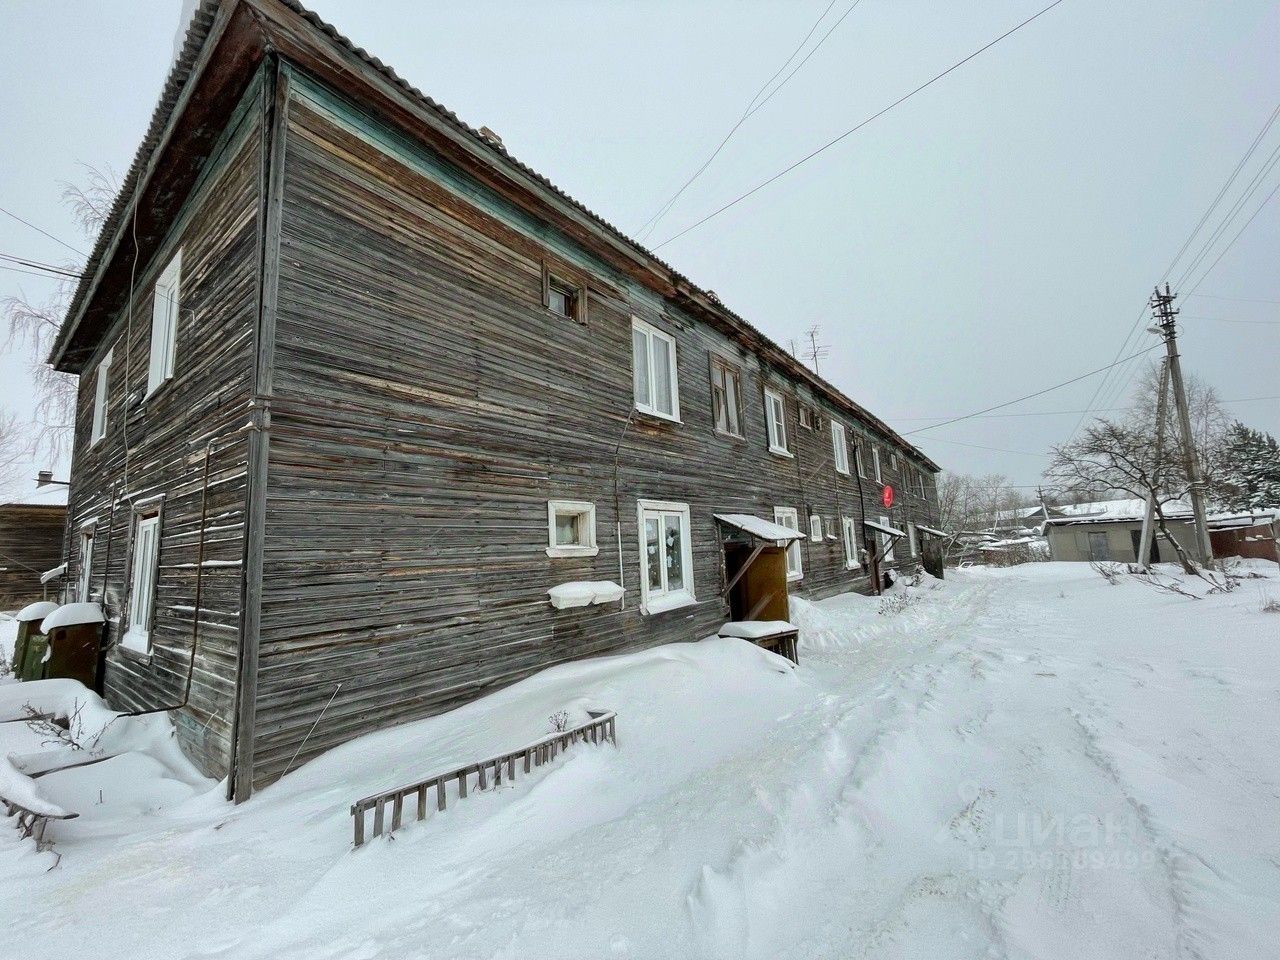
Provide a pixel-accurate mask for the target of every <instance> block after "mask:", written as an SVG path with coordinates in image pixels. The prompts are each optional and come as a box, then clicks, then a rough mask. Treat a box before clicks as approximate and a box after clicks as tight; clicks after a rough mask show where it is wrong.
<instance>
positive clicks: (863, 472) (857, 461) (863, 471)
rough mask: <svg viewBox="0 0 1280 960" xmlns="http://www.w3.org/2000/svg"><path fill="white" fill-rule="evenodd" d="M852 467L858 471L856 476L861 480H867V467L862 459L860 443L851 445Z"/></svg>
mask: <svg viewBox="0 0 1280 960" xmlns="http://www.w3.org/2000/svg"><path fill="white" fill-rule="evenodd" d="M853 465H854V467H855V468H856V469H857V471H858V476H860V477H861V478H862V479H863V480H865V479H867V465H866V463H865V462H864V461H863V459H862V444H861V443H855V444H854V445H853Z"/></svg>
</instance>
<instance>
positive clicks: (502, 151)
mask: <svg viewBox="0 0 1280 960" xmlns="http://www.w3.org/2000/svg"><path fill="white" fill-rule="evenodd" d="M224 2H226V0H203V2H202V3H201V4H200V6H199V7H198V8H197V10H196V11H195V14H194V15H193V16H192V20H191V25H190V26H189V27H188V29H187V35H186V40H185V42H184V43H183V45H182V50H181V52H180V53H179V55H178V57H177V59H176V60H175V62H174V65H173V68H172V69H171V70H170V72H169V77H168V79H167V80H166V81H165V85H164V89H163V91H162V92H161V94H160V101H159V103H157V104H156V108H155V110H154V111H153V113H152V115H151V122H150V124H149V125H148V127H147V133H146V135H145V136H144V137H143V139H142V143H141V144H140V145H139V147H138V152H137V154H136V155H135V157H134V159H133V163H132V164H130V166H129V170H128V172H127V173H126V174H125V177H124V180H123V181H122V183H121V188H120V193H119V195H118V196H117V197H116V199H115V202H114V203H113V204H112V207H111V211H110V213H109V214H108V216H107V219H106V221H105V222H104V224H103V227H102V231H101V233H99V235H98V238H97V240H96V241H95V243H94V247H93V252H92V253H91V255H90V257H89V260H88V262H87V263H86V265H85V269H84V272H83V277H82V279H81V281H80V283H79V285H78V286H77V287H76V291H75V294H74V296H73V297H72V300H71V305H70V307H69V308H68V310H67V318H68V319H70V318H74V317H77V316H78V315H79V313H80V312H81V311H82V310H83V309H84V307H85V306H86V302H85V298H86V297H87V295H88V293H89V291H90V290H91V289H92V288H93V278H94V276H95V275H96V274H97V271H98V269H99V267H100V266H101V265H102V258H103V256H104V255H105V253H106V251H107V248H108V245H109V244H110V241H111V238H112V237H113V236H114V235H115V234H116V232H117V231H118V230H119V229H120V227H121V225H122V221H123V218H124V215H125V214H126V212H127V208H128V206H129V202H130V200H131V199H132V197H133V195H134V191H135V190H136V189H137V185H138V180H139V178H140V177H141V176H142V172H143V171H144V170H145V169H146V166H147V164H148V163H149V162H150V159H151V155H152V154H153V153H154V151H155V149H156V147H157V146H158V145H159V142H160V137H161V135H162V134H163V132H164V129H165V127H166V126H167V125H168V123H169V119H170V116H171V115H172V112H173V109H174V107H175V106H176V105H177V101H178V98H179V95H180V94H181V91H182V89H183V87H184V86H185V85H186V83H187V81H188V80H189V79H190V77H191V72H192V69H193V67H194V66H195V63H196V60H197V58H198V56H199V53H200V50H201V48H202V47H203V46H204V43H205V41H206V40H207V39H208V37H209V31H210V28H211V27H212V25H213V22H214V18H215V15H216V13H217V11H218V8H219V7H220V6H221V5H222V4H223V3H224ZM280 3H282V4H283V5H284V6H286V7H288V8H289V9H291V10H293V11H294V12H295V13H297V14H298V15H299V16H300V17H302V18H303V19H305V20H306V21H307V22H308V23H310V24H311V25H313V26H314V27H316V28H317V29H318V30H320V31H321V32H322V33H324V34H325V35H326V36H328V37H329V38H330V39H332V40H333V41H334V42H335V43H337V44H338V45H339V46H341V47H342V48H343V49H345V50H347V51H348V52H349V53H351V54H352V55H354V56H356V57H358V58H359V59H360V60H362V61H364V62H365V63H366V64H368V65H369V66H370V67H372V68H374V69H375V70H377V71H378V73H380V74H381V75H382V76H383V77H385V78H386V79H387V80H389V81H391V82H392V83H393V84H395V85H396V86H397V87H399V88H400V89H401V90H402V91H403V92H404V93H406V94H408V95H409V96H410V97H412V98H413V99H414V100H416V101H417V102H418V103H420V104H421V105H422V106H424V107H426V108H428V109H429V110H431V111H433V112H434V113H435V114H436V115H438V116H440V117H442V118H444V119H445V120H446V121H448V123H449V124H450V125H452V126H453V127H454V128H456V129H457V130H458V131H460V132H462V133H464V134H465V135H467V136H469V137H470V138H472V139H473V140H474V141H475V142H476V144H478V145H479V146H480V147H481V148H482V149H484V150H486V151H488V152H489V153H491V154H494V155H496V156H498V157H500V158H501V159H502V160H503V161H504V162H506V163H508V164H510V165H511V166H513V167H514V168H515V169H517V170H518V171H520V172H521V173H522V174H524V175H525V176H527V177H529V178H531V179H532V180H534V181H536V182H537V183H538V184H539V185H540V186H542V187H543V188H545V189H546V190H548V191H550V192H551V193H553V194H554V195H555V196H557V197H559V198H560V199H561V200H563V201H564V202H565V203H567V204H569V205H570V206H571V207H572V208H573V209H575V210H577V211H578V212H579V213H581V214H582V215H584V216H585V217H587V218H588V219H589V220H591V221H592V222H593V223H594V224H596V225H597V226H599V227H603V228H604V229H605V230H606V231H607V232H608V233H610V234H611V235H612V236H613V237H614V238H615V239H617V240H619V241H620V242H621V243H623V244H624V245H625V246H627V247H630V248H631V249H632V250H633V251H635V252H637V253H639V254H640V255H641V256H642V257H643V258H646V259H648V260H649V261H651V262H653V263H655V264H657V265H658V266H660V267H661V268H662V269H663V270H665V271H666V272H668V273H669V274H670V275H671V278H672V280H673V283H675V284H677V285H678V284H686V285H688V287H690V288H691V289H692V290H693V291H694V292H695V293H696V294H698V295H700V296H702V297H704V298H706V299H708V300H710V301H712V302H713V303H714V306H715V309H717V310H718V311H719V312H720V313H722V314H723V315H724V316H725V317H727V318H728V319H729V320H730V321H731V322H732V323H733V324H736V325H737V326H739V327H740V328H742V329H743V330H744V331H746V332H748V333H750V334H751V335H753V336H755V337H757V338H759V339H760V340H761V341H763V342H764V343H765V344H767V345H768V346H770V347H772V348H773V349H774V350H775V351H777V353H778V355H779V356H780V357H781V358H782V360H783V362H784V363H785V364H786V365H787V367H788V372H789V373H791V374H792V375H794V376H796V377H798V378H799V379H801V380H807V381H809V382H810V384H811V385H813V386H816V387H818V389H819V391H820V392H823V393H827V394H830V395H831V396H832V397H833V398H836V399H838V400H839V401H840V402H842V403H844V404H846V405H848V406H849V407H850V408H851V409H852V410H853V411H855V413H856V414H857V415H858V416H859V417H861V418H863V419H864V420H866V421H867V422H868V424H869V425H870V426H872V427H874V428H875V429H876V430H878V431H880V432H881V433H883V434H884V435H885V436H886V437H887V438H889V439H891V440H893V441H894V442H896V443H898V444H900V445H901V446H903V447H905V448H906V449H909V450H911V451H912V452H913V453H915V454H916V456H917V457H919V458H920V459H921V460H922V461H923V462H924V463H925V464H926V465H927V466H929V467H931V468H933V469H935V470H940V469H941V468H940V467H939V466H938V464H937V463H935V462H934V461H933V459H932V458H930V457H929V456H928V455H927V454H925V453H924V451H923V450H921V449H920V448H919V447H916V446H915V445H914V444H912V443H910V442H909V441H907V440H906V439H905V438H903V437H902V436H900V435H899V434H898V433H897V431H895V430H893V429H892V428H891V427H890V426H889V425H888V424H887V423H885V422H884V421H883V420H881V419H880V418H879V417H877V416H876V415H875V414H873V413H871V412H870V411H869V410H867V409H866V408H865V407H863V406H862V405H861V404H859V403H857V402H856V401H854V400H852V399H850V398H849V397H848V396H846V395H845V393H844V392H843V391H842V390H840V389H839V388H838V387H836V386H835V385H834V384H832V383H830V382H829V381H827V380H825V379H823V378H822V377H820V376H818V375H817V374H816V373H814V372H813V371H811V370H810V369H809V368H808V367H806V366H804V364H802V363H800V362H799V361H798V360H795V359H794V358H793V357H791V356H790V355H789V354H787V353H786V351H785V350H783V349H782V348H781V347H780V346H779V345H778V344H777V343H775V342H774V341H773V340H772V339H771V338H770V337H768V336H766V335H765V334H763V333H761V332H760V331H759V330H758V329H757V328H756V327H755V326H753V325H752V324H751V323H750V322H749V321H747V320H746V319H745V318H743V317H742V316H740V315H739V314H737V313H735V312H734V311H733V310H730V309H729V308H728V307H726V306H725V305H724V304H723V303H722V302H721V301H720V298H719V297H718V296H715V295H714V294H711V293H710V292H709V291H707V290H704V289H702V288H701V287H699V286H698V285H697V284H695V283H694V282H693V281H691V280H690V279H689V278H688V277H686V276H684V274H682V273H680V272H679V271H677V270H676V269H675V268H674V267H672V266H671V265H670V264H669V263H667V262H666V261H665V260H663V259H662V258H661V257H659V256H658V255H657V254H655V253H653V251H651V250H649V249H647V248H646V247H644V246H642V245H641V244H640V243H638V242H637V241H636V240H633V239H632V238H631V237H629V236H627V235H626V234H625V233H623V232H622V231H621V230H620V229H619V228H618V227H616V226H614V225H613V224H612V223H610V222H609V221H608V220H606V219H604V217H602V216H600V215H599V214H597V213H595V212H593V211H592V210H589V209H588V208H587V207H586V206H585V205H583V204H582V203H580V202H579V201H578V200H576V199H574V198H573V197H572V196H570V195H569V194H568V193H566V192H565V191H563V190H561V189H560V188H559V187H557V186H556V185H555V184H554V183H552V182H551V181H550V180H548V179H547V178H546V177H545V176H543V175H542V174H540V173H538V172H537V171H536V170H534V169H533V168H532V167H529V166H527V165H526V164H524V163H523V162H521V161H520V160H519V159H517V158H516V157H514V156H512V154H511V153H510V152H509V151H508V150H507V149H506V148H505V147H504V146H502V145H501V144H500V143H497V142H495V141H494V140H492V139H490V138H488V137H486V136H484V135H483V134H481V133H480V131H479V130H478V129H476V128H475V127H472V126H471V125H470V124H468V123H466V122H465V121H464V120H462V119H461V118H460V117H459V116H458V115H457V114H455V113H454V112H453V111H452V110H449V109H448V108H447V107H445V106H443V105H442V104H440V103H437V102H436V101H435V100H433V99H432V98H431V97H429V96H427V95H426V94H425V93H423V92H422V91H421V90H419V89H418V88H417V87H415V86H413V85H412V84H411V83H409V82H408V81H407V80H405V79H404V78H403V77H401V76H400V75H399V74H397V73H396V72H395V70H394V69H393V68H392V67H390V66H389V65H387V64H385V63H383V62H382V61H381V60H379V59H378V58H377V57H375V56H373V55H372V54H370V53H369V52H368V51H366V50H365V49H364V48H363V47H359V46H356V44H355V43H353V42H352V41H351V40H349V39H348V38H347V37H345V36H344V35H343V34H342V33H341V32H339V30H338V29H337V28H336V27H334V26H333V25H332V24H329V23H327V22H326V21H324V20H322V19H321V18H320V17H319V16H318V15H317V14H315V13H313V12H312V11H310V10H308V9H307V8H306V7H304V6H303V5H302V4H301V3H299V2H298V0H280ZM69 333H70V331H69V329H68V324H67V323H65V322H64V324H63V329H62V330H60V331H59V332H58V337H57V339H56V340H55V342H54V347H53V351H52V352H53V355H54V357H56V356H57V355H58V354H60V353H61V351H62V349H63V348H64V347H65V345H66V343H65V340H66V338H67V337H68V336H69Z"/></svg>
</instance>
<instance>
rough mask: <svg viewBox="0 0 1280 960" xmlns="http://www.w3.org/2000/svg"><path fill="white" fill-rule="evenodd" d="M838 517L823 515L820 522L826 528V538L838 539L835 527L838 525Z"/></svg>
mask: <svg viewBox="0 0 1280 960" xmlns="http://www.w3.org/2000/svg"><path fill="white" fill-rule="evenodd" d="M839 522H840V518H839V517H823V518H822V523H823V526H824V528H825V530H826V535H827V539H828V540H839V539H840V536H839V534H837V533H836V527H837V526H838V525H839Z"/></svg>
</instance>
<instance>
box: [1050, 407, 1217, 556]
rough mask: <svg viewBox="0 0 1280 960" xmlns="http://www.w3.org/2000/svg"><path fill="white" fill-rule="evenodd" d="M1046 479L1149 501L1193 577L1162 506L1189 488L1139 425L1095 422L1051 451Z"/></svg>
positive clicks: (1174, 462) (1173, 460)
mask: <svg viewBox="0 0 1280 960" xmlns="http://www.w3.org/2000/svg"><path fill="white" fill-rule="evenodd" d="M1052 458H1053V459H1052V460H1051V462H1050V464H1049V468H1048V469H1047V470H1046V471H1045V478H1046V479H1047V480H1048V481H1049V482H1050V483H1052V484H1054V485H1056V486H1058V487H1061V488H1063V489H1066V490H1072V491H1075V492H1077V493H1081V494H1086V495H1090V494H1091V495H1105V494H1109V493H1113V492H1115V491H1120V492H1122V493H1127V494H1129V496H1131V497H1136V498H1138V499H1140V500H1145V499H1147V498H1148V497H1150V498H1151V501H1152V503H1153V504H1154V505H1155V518H1156V524H1157V526H1159V528H1160V532H1161V533H1162V534H1163V535H1164V537H1165V539H1166V540H1168V541H1169V543H1170V544H1172V545H1173V549H1174V551H1175V552H1176V553H1177V554H1178V560H1179V561H1180V562H1181V563H1182V568H1183V570H1185V571H1186V572H1187V573H1189V574H1195V573H1197V572H1198V571H1197V570H1196V567H1195V565H1194V564H1193V563H1192V562H1191V558H1190V557H1189V556H1188V555H1187V552H1186V551H1185V550H1184V549H1183V548H1182V545H1181V544H1180V543H1178V541H1177V540H1175V539H1174V538H1173V535H1172V534H1171V533H1170V532H1169V526H1168V524H1167V522H1166V519H1165V514H1164V508H1165V507H1166V506H1167V505H1168V504H1169V503H1172V502H1173V501H1176V500H1180V499H1181V498H1183V497H1185V496H1186V495H1187V493H1188V491H1189V489H1190V483H1189V482H1188V480H1187V476H1186V471H1185V470H1183V469H1182V465H1181V458H1180V457H1178V456H1176V455H1174V454H1172V453H1170V451H1169V450H1167V449H1166V450H1165V452H1164V455H1163V456H1161V457H1159V458H1157V457H1156V455H1155V443H1154V440H1153V437H1152V433H1151V432H1149V431H1148V429H1146V428H1144V427H1142V426H1134V425H1132V424H1129V423H1113V422H1112V421H1110V420H1105V419H1102V418H1099V419H1097V420H1094V421H1093V422H1092V423H1091V424H1090V425H1089V426H1087V427H1085V428H1084V430H1083V431H1081V433H1080V435H1079V436H1078V437H1077V438H1076V439H1075V440H1073V441H1071V442H1070V443H1068V444H1064V445H1062V446H1058V447H1054V448H1053V449H1052Z"/></svg>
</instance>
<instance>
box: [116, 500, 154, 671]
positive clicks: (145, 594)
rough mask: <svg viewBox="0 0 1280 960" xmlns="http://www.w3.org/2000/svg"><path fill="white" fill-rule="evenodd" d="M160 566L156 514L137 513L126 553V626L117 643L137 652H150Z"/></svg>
mask: <svg viewBox="0 0 1280 960" xmlns="http://www.w3.org/2000/svg"><path fill="white" fill-rule="evenodd" d="M159 569H160V514H159V513H158V512H157V513H150V514H138V515H137V516H135V518H134V522H133V551H132V555H131V556H130V557H129V607H128V616H129V623H128V628H127V629H126V630H125V632H124V634H123V635H122V636H121V637H120V645H121V646H122V647H126V648H128V649H129V650H136V651H137V652H139V653H150V652H151V635H152V633H153V629H154V626H155V624H154V620H155V607H156V580H157V576H156V575H157V572H158V571H159Z"/></svg>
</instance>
